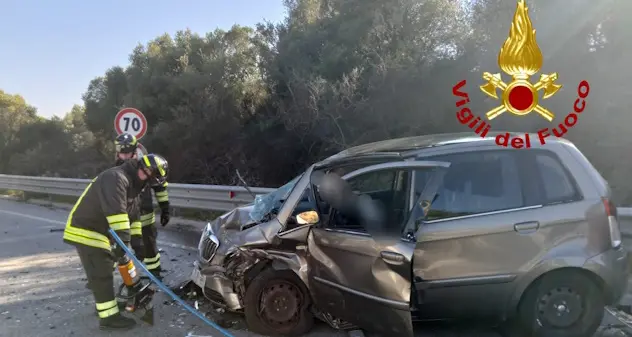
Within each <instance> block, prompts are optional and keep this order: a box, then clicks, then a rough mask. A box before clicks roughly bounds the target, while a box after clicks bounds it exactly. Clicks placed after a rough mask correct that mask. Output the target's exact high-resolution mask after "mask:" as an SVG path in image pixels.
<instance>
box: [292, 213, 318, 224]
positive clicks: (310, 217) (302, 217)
mask: <svg viewBox="0 0 632 337" xmlns="http://www.w3.org/2000/svg"><path fill="white" fill-rule="evenodd" d="M319 220H320V219H319V218H318V213H317V212H316V211H306V212H302V213H299V214H298V215H297V216H296V222H298V224H299V225H315V224H317V223H318V221H319Z"/></svg>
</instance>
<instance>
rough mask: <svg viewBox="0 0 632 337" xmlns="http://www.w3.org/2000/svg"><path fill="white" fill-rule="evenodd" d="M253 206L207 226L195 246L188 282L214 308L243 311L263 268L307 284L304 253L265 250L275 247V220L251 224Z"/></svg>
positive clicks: (276, 239) (276, 225)
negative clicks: (252, 282) (289, 273)
mask: <svg viewBox="0 0 632 337" xmlns="http://www.w3.org/2000/svg"><path fill="white" fill-rule="evenodd" d="M251 210H252V206H245V207H240V208H236V209H234V210H233V211H231V212H228V213H226V214H224V215H222V216H220V217H218V218H217V219H215V220H214V221H213V222H210V223H208V224H207V226H206V228H205V229H204V231H203V232H202V235H201V237H200V242H199V244H198V257H197V259H196V261H195V262H194V268H193V271H192V273H191V280H192V281H193V283H195V284H196V285H197V286H198V287H200V288H201V289H202V291H203V294H204V296H205V297H206V298H208V299H209V300H210V301H211V302H212V303H213V304H214V305H216V306H219V307H222V308H224V309H226V310H228V311H233V312H240V311H241V310H243V306H244V303H243V298H244V294H245V291H246V286H247V284H248V282H249V281H250V280H252V278H253V277H255V276H256V275H257V274H258V273H259V272H260V271H261V270H262V269H263V268H265V267H268V266H269V267H272V268H275V269H291V270H292V271H293V272H294V273H296V274H297V275H298V276H299V277H300V278H301V280H302V281H303V282H304V283H305V284H307V272H306V266H307V262H306V260H305V256H304V253H305V249H301V248H300V247H298V248H297V249H293V250H292V251H284V250H275V249H268V248H271V246H272V245H273V244H275V243H278V242H277V241H278V238H276V233H277V232H278V229H279V228H280V224H279V223H278V221H276V219H271V220H270V221H267V222H265V223H258V224H257V223H253V222H252V221H251V220H250V218H249V216H248V214H249V212H250V211H251Z"/></svg>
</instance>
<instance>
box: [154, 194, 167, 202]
mask: <svg viewBox="0 0 632 337" xmlns="http://www.w3.org/2000/svg"><path fill="white" fill-rule="evenodd" d="M156 201H158V202H165V201H169V196H168V195H165V196H156Z"/></svg>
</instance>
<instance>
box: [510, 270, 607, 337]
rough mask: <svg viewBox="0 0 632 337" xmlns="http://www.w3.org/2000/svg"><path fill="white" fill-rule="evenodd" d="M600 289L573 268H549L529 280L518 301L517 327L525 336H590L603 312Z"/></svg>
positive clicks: (603, 305)
mask: <svg viewBox="0 0 632 337" xmlns="http://www.w3.org/2000/svg"><path fill="white" fill-rule="evenodd" d="M604 307H605V304H604V299H603V292H602V291H601V288H600V287H599V285H598V284H596V283H595V281H594V280H592V279H591V278H590V277H589V276H588V275H586V274H585V273H583V272H580V271H576V270H560V271H552V272H549V273H547V274H544V275H543V276H542V277H540V278H539V279H538V280H536V281H535V282H534V283H533V284H531V285H530V286H529V288H528V290H527V291H526V293H525V294H524V296H523V297H522V299H521V300H520V303H519V305H518V317H516V321H517V323H518V324H517V325H518V326H517V328H518V329H519V330H520V334H521V335H524V336H529V337H590V336H593V335H594V333H595V332H596V331H597V329H598V328H599V325H600V324H601V321H602V319H603V316H604Z"/></svg>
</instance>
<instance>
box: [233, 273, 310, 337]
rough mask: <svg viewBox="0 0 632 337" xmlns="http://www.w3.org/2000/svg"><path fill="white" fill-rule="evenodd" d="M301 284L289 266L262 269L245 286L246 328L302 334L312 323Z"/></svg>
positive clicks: (308, 303)
mask: <svg viewBox="0 0 632 337" xmlns="http://www.w3.org/2000/svg"><path fill="white" fill-rule="evenodd" d="M310 303H311V301H310V295H309V291H308V290H307V287H305V284H303V282H302V281H301V280H300V279H299V278H298V276H296V274H294V273H293V272H292V271H290V270H274V269H272V268H267V269H264V270H263V271H262V272H261V273H259V275H257V276H256V277H255V278H254V279H253V280H252V281H251V282H250V285H249V286H248V288H247V289H246V294H245V296H244V314H245V316H246V323H247V324H248V328H249V329H250V330H252V331H253V332H256V333H260V334H263V335H268V336H302V335H304V334H306V333H307V332H308V331H309V330H310V329H311V328H312V325H313V324H314V317H313V316H312V314H311V313H310V311H309V305H310Z"/></svg>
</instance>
